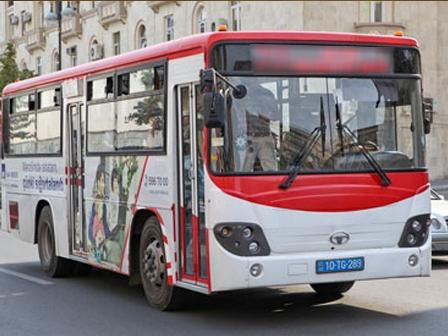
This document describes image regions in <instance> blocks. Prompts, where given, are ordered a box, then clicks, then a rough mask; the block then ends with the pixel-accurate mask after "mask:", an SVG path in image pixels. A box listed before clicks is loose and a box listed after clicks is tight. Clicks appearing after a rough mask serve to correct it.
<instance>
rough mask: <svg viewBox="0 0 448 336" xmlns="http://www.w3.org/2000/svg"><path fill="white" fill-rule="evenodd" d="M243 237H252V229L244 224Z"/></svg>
mask: <svg viewBox="0 0 448 336" xmlns="http://www.w3.org/2000/svg"><path fill="white" fill-rule="evenodd" d="M243 237H244V238H246V239H249V238H250V237H252V229H251V228H250V227H248V226H246V227H245V228H244V229H243Z"/></svg>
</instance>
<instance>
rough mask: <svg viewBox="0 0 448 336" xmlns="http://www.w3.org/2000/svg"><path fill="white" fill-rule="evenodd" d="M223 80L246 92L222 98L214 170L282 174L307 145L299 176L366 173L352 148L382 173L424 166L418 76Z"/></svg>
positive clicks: (213, 146)
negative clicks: (223, 120) (222, 119)
mask: <svg viewBox="0 0 448 336" xmlns="http://www.w3.org/2000/svg"><path fill="white" fill-rule="evenodd" d="M228 78H229V80H231V81H232V82H233V83H235V84H240V85H244V86H245V87H246V88H247V94H246V96H245V97H244V98H242V99H236V98H234V97H232V95H231V94H230V93H229V94H228V98H227V102H228V106H227V111H226V123H225V126H224V127H223V128H220V129H213V130H212V131H211V142H210V144H211V149H210V165H211V168H212V170H213V171H214V172H215V173H218V174H219V173H224V174H226V173H230V174H232V173H243V174H244V173H249V174H250V173H269V174H272V173H274V174H275V173H287V172H288V171H290V170H291V169H293V167H294V162H295V160H296V158H297V156H298V155H300V153H301V152H302V151H303V149H304V148H306V147H307V146H308V145H309V143H310V142H312V141H313V140H314V141H313V142H314V144H312V148H311V150H310V151H309V152H308V154H307V157H306V158H304V160H303V162H302V163H301V167H300V170H301V171H302V172H359V171H372V167H371V165H370V164H369V162H368V160H366V157H365V155H363V154H362V151H361V148H360V145H361V146H362V147H363V148H362V149H363V150H367V151H369V153H370V154H371V156H372V157H373V158H374V159H375V160H376V161H377V162H378V164H379V165H380V167H381V168H382V169H385V170H403V169H404V170H407V169H415V168H423V167H424V134H423V126H422V123H423V120H422V111H421V109H422V102H421V86H420V80H419V79H415V78H384V77H381V78H357V77H290V76H288V77H284V76H281V77H280V76H279V77H276V76H269V77H268V76H230V77H228ZM322 126H324V127H322ZM316 128H319V130H320V132H319V134H318V139H313V137H314V135H315V134H316V132H314V131H315V130H316Z"/></svg>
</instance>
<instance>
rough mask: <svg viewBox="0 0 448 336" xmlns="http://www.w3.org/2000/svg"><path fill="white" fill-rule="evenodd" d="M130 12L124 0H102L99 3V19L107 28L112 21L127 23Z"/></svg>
mask: <svg viewBox="0 0 448 336" xmlns="http://www.w3.org/2000/svg"><path fill="white" fill-rule="evenodd" d="M127 16H128V13H127V11H126V7H125V4H124V2H123V1H101V2H100V3H99V4H98V20H99V22H100V24H101V25H102V26H103V27H104V28H105V29H107V28H108V27H109V25H110V24H111V23H114V22H122V23H126V18H127Z"/></svg>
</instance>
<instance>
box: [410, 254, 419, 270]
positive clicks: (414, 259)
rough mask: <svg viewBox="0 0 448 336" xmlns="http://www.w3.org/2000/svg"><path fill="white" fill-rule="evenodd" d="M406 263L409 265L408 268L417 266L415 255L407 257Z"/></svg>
mask: <svg viewBox="0 0 448 336" xmlns="http://www.w3.org/2000/svg"><path fill="white" fill-rule="evenodd" d="M408 263H409V266H412V267H414V266H417V264H418V257H417V256H416V255H415V254H411V255H410V256H409V259H408Z"/></svg>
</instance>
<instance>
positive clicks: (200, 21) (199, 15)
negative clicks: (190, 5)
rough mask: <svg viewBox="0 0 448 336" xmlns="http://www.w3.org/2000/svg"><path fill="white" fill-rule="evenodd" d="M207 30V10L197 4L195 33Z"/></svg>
mask: <svg viewBox="0 0 448 336" xmlns="http://www.w3.org/2000/svg"><path fill="white" fill-rule="evenodd" d="M206 30H207V12H206V11H205V7H204V6H202V5H201V6H199V7H198V8H197V11H196V29H195V32H196V33H205V31H206Z"/></svg>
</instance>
